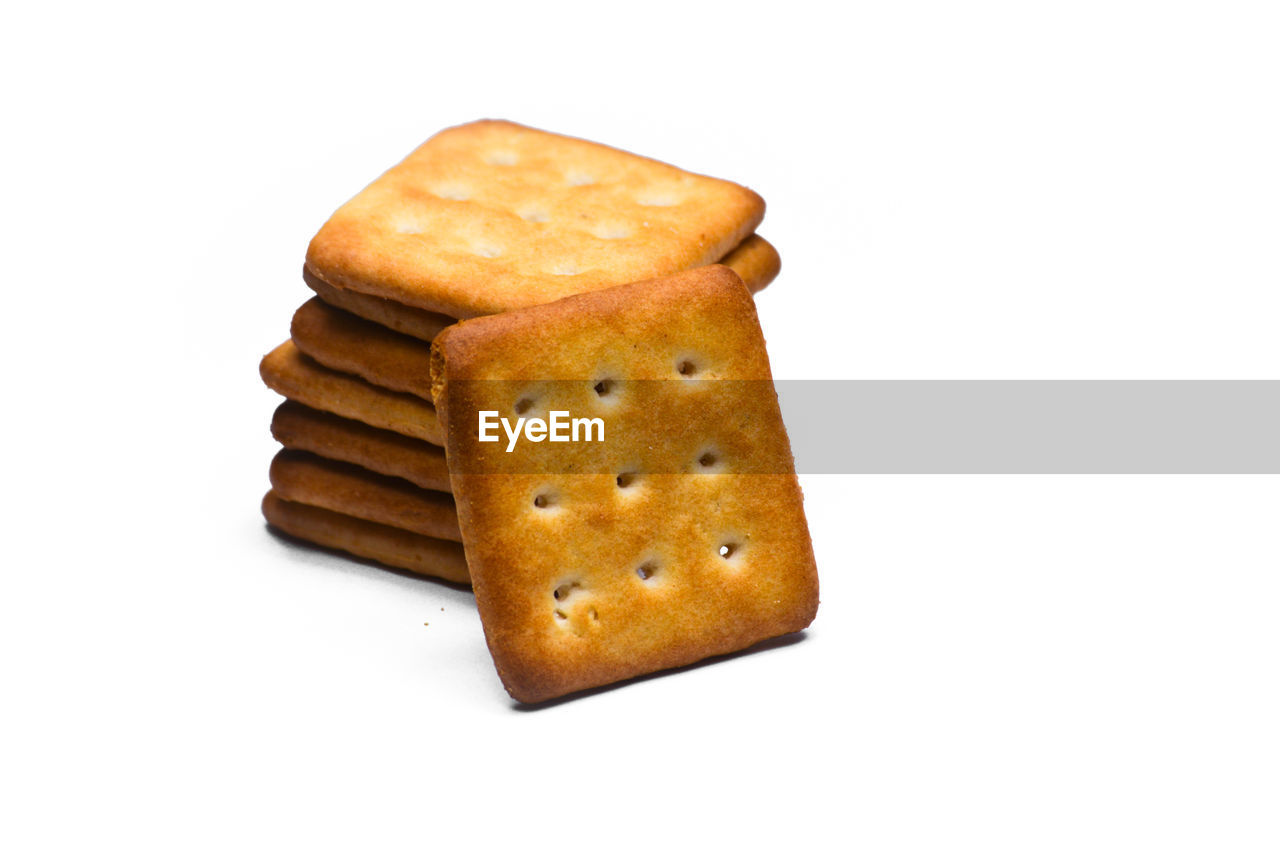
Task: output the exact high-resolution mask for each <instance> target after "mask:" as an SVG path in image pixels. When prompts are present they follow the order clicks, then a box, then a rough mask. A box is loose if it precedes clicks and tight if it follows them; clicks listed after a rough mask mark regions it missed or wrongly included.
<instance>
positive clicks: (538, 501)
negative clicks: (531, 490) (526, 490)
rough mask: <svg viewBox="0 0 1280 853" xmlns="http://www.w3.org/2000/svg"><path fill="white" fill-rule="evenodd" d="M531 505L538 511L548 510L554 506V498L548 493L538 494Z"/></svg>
mask: <svg viewBox="0 0 1280 853" xmlns="http://www.w3.org/2000/svg"><path fill="white" fill-rule="evenodd" d="M533 505H534V506H536V507H537V508H538V509H549V508H551V507H553V506H555V505H556V497H555V495H553V494H551V493H550V492H539V493H538V494H536V495H534V497H533Z"/></svg>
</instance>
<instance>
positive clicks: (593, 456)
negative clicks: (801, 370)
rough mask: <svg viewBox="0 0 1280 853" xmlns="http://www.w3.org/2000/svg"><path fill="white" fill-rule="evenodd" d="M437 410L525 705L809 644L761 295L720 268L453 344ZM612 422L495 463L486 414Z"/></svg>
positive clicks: (436, 378) (482, 597) (528, 317)
mask: <svg viewBox="0 0 1280 853" xmlns="http://www.w3.org/2000/svg"><path fill="white" fill-rule="evenodd" d="M431 372H432V386H433V387H432V391H433V394H434V397H435V401H436V405H437V411H438V413H439V415H440V418H441V421H442V424H443V426H444V429H445V452H446V454H447V456H448V461H449V469H450V479H451V481H452V484H453V491H454V496H455V499H456V502H457V510H458V520H459V525H460V527H461V531H462V540H463V545H464V547H465V550H466V554H467V563H468V566H469V567H470V570H471V576H472V582H473V584H474V587H475V594H476V604H477V607H478V608H479V611H480V617H481V621H482V623H483V625H484V630H485V637H486V640H487V641H488V644H489V649H490V652H491V653H492V655H493V659H494V663H495V664H496V666H497V670H498V673H499V675H500V676H501V678H502V681H503V683H504V684H505V685H506V687H507V690H508V692H510V693H511V695H512V696H513V697H515V698H516V699H518V700H520V701H522V702H537V701H541V700H544V699H549V698H553V697H556V696H560V695H563V694H565V693H570V692H573V691H576V690H582V689H585V688H589V687H594V686H597V685H602V684H608V683H610V682H614V681H618V680H621V679H624V678H629V677H631V676H636V675H640V674H643V673H648V672H654V671H656V670H660V669H666V668H669V667H675V666H681V665H684V664H688V663H692V662H694V661H697V660H701V659H703V658H706V657H710V656H712V655H718V654H724V653H727V652H732V651H736V650H738V649H743V648H746V647H748V646H750V645H752V644H754V643H756V642H758V641H760V640H763V639H765V638H768V637H774V636H778V635H781V634H786V633H790V632H792V631H798V630H800V629H802V628H804V627H805V626H806V625H808V624H809V622H810V621H812V619H813V617H814V614H815V612H816V610H817V605H818V577H817V569H816V567H815V565H814V559H813V549H812V545H811V543H810V539H809V532H808V527H807V524H806V522H805V517H804V509H803V505H802V499H801V494H800V487H799V484H798V482H797V480H796V476H795V471H794V463H793V461H792V457H791V448H790V444H789V442H788V440H787V435H786V431H785V428H784V427H783V423H782V417H781V413H780V412H779V409H778V401H777V395H776V392H775V390H774V386H773V381H772V377H771V374H770V371H769V362H768V357H767V355H766V353H765V348H764V338H763V336H762V334H761V331H760V325H759V321H758V319H757V317H756V312H755V306H754V303H753V302H752V300H751V296H750V293H749V292H748V291H747V289H746V287H745V286H743V284H742V282H741V280H740V279H739V278H738V277H737V276H736V275H735V274H734V273H733V272H732V271H730V270H729V269H727V268H725V267H721V266H711V267H704V268H701V269H697V270H692V271H689V272H685V273H680V274H677V275H674V276H670V277H667V278H664V279H658V280H654V281H648V282H639V283H634V284H628V285H621V286H619V287H615V288H610V289H607V290H600V291H595V292H592V293H587V294H583V295H580V296H574V297H569V298H567V299H563V300H560V301H558V302H555V303H551V304H548V305H542V306H537V307H535V308H530V309H525V310H522V311H516V312H511V313H508V314H502V315H497V316H493V317H482V318H478V319H474V320H467V321H464V322H462V323H460V324H458V325H456V326H452V327H450V328H449V329H448V330H446V331H445V332H443V333H442V334H441V335H440V336H439V337H438V338H437V339H436V342H435V344H434V345H433V348H432V364H431ZM482 410H495V411H498V412H500V413H501V414H502V416H504V417H513V412H514V411H515V410H522V411H524V412H525V414H526V415H534V414H538V415H540V416H542V417H544V418H545V417H546V413H547V412H550V411H553V410H563V411H568V412H571V413H572V416H574V417H597V416H598V417H601V418H602V420H604V423H605V436H604V438H605V440H604V441H603V442H593V443H586V442H578V443H558V444H551V443H549V442H546V441H544V442H541V443H536V444H535V443H530V442H529V441H527V440H525V441H523V442H522V443H520V444H518V445H517V446H516V449H515V450H514V451H513V452H511V453H508V452H506V441H505V440H504V441H500V442H498V443H481V442H479V441H478V440H477V438H478V426H477V423H478V412H479V411H482Z"/></svg>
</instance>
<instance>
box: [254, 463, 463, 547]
mask: <svg viewBox="0 0 1280 853" xmlns="http://www.w3.org/2000/svg"><path fill="white" fill-rule="evenodd" d="M271 489H272V491H274V492H275V493H276V494H277V495H279V496H280V497H281V498H283V499H284V500H287V501H293V502H295V503H303V504H309V505H310V506H318V507H321V508H323V509H327V510H332V511H333V512H338V513H342V514H343V515H350V516H353V517H355V518H363V519H364V520H365V521H373V522H377V523H378V524H385V525H387V526H389V527H399V528H400V529H401V530H408V531H411V532H413V533H419V534H421V535H423V536H430V537H431V538H433V539H449V540H451V541H454V542H456V541H459V540H460V539H461V536H460V534H459V531H458V514H457V511H456V509H455V508H454V502H453V497H452V496H451V495H449V494H448V493H446V492H433V491H428V490H426V489H420V488H418V487H417V486H415V485H413V484H412V483H408V482H406V481H404V480H400V479H397V478H395V477H386V476H383V475H382V474H375V473H373V472H372V471H366V470H365V469H363V468H360V467H358V466H356V465H351V464H348V463H346V462H335V461H333V460H332V459H324V458H322V457H320V456H315V455H314V454H311V453H306V452H303V451H300V450H281V451H280V452H279V453H277V454H276V456H275V458H274V459H272V460H271Z"/></svg>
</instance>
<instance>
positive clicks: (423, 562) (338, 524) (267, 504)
mask: <svg viewBox="0 0 1280 853" xmlns="http://www.w3.org/2000/svg"><path fill="white" fill-rule="evenodd" d="M262 514H263V516H265V517H266V519H267V523H268V524H270V525H271V526H272V527H275V528H277V529H278V530H281V531H283V532H285V533H287V534H289V535H290V536H294V537H297V538H298V539H305V540H306V541H308V542H313V543H315V544H316V545H322V546H324V547H326V548H334V549H336V550H339V551H346V552H347V553H348V554H354V555H355V556H357V557H363V558H365V559H367V560H376V561H377V562H379V563H382V564H383V565H386V566H391V567H392V568H396V569H404V570H406V571H410V572H414V573H415V574H420V575H428V576H430V577H434V578H440V579H441V580H446V581H451V582H453V583H462V584H465V583H470V576H469V575H468V574H467V559H466V556H465V555H464V554H463V552H462V546H461V545H459V544H458V543H457V542H448V541H445V540H443V539H432V538H431V537H428V536H421V535H419V534H417V533H410V532H409V531H407V530H401V529H399V528H397V527H388V526H386V525H385V524H375V523H373V522H371V521H365V520H363V519H359V518H352V517H351V516H349V515H342V514H341V513H336V512H332V511H331V510H327V509H321V508H320V507H318V506H308V505H307V504H300V503H294V502H293V501H287V500H284V499H283V498H281V497H280V496H279V495H277V494H276V493H275V492H267V494H266V496H265V497H264V498H263V499H262Z"/></svg>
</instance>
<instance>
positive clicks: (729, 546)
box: [717, 542, 738, 560]
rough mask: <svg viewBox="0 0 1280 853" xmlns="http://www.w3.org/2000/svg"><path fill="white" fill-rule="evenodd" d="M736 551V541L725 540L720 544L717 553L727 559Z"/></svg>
mask: <svg viewBox="0 0 1280 853" xmlns="http://www.w3.org/2000/svg"><path fill="white" fill-rule="evenodd" d="M737 552H738V543H737V542H725V543H724V544H723V545H721V546H720V548H719V551H718V552H717V553H719V554H720V556H721V557H723V558H724V559H726V560H727V559H729V558H730V557H732V556H733V555H734V554H736V553H737Z"/></svg>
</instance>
